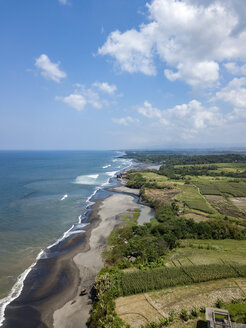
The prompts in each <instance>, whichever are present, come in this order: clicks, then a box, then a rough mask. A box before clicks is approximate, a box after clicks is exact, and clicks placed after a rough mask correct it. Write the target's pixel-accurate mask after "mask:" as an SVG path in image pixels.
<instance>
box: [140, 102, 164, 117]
mask: <svg viewBox="0 0 246 328" xmlns="http://www.w3.org/2000/svg"><path fill="white" fill-rule="evenodd" d="M138 112H139V114H142V115H143V116H145V117H148V118H161V117H162V112H161V111H160V110H159V109H157V108H154V107H153V106H152V105H151V103H149V102H148V101H145V102H144V104H143V106H142V107H138Z"/></svg>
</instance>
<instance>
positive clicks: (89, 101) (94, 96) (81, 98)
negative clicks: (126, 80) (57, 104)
mask: <svg viewBox="0 0 246 328" xmlns="http://www.w3.org/2000/svg"><path fill="white" fill-rule="evenodd" d="M116 90H117V87H116V86H115V85H110V84H108V83H107V82H103V83H99V82H95V83H93V84H92V86H91V87H89V88H88V87H86V86H85V85H81V84H76V89H75V90H74V91H73V92H72V93H71V94H70V95H68V96H66V97H56V98H55V99H56V100H60V101H62V102H64V103H65V104H67V105H69V106H70V107H72V108H74V109H76V110H78V111H81V110H83V109H84V108H85V106H87V105H90V106H91V107H93V108H96V109H101V108H102V107H104V106H108V105H109V104H110V101H109V100H106V99H104V98H103V97H102V95H101V94H100V93H99V91H102V92H104V93H105V92H106V93H108V94H109V95H110V96H113V95H114V92H115V91H116Z"/></svg>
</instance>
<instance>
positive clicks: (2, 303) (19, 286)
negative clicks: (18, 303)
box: [0, 250, 44, 327]
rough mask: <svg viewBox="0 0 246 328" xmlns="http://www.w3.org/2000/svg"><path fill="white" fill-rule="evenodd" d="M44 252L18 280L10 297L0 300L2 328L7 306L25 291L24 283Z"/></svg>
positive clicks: (0, 324)
mask: <svg viewBox="0 0 246 328" xmlns="http://www.w3.org/2000/svg"><path fill="white" fill-rule="evenodd" d="M43 253H44V251H43V250H41V252H40V253H39V254H38V256H37V260H36V262H35V263H33V264H32V265H31V266H30V267H29V268H28V269H26V270H25V271H24V272H23V273H22V274H21V275H20V276H19V277H18V278H17V281H16V283H15V284H14V286H13V287H12V289H11V292H10V294H9V295H8V296H6V297H5V298H3V299H1V300H0V327H1V326H2V324H3V322H4V319H5V316H4V313H5V309H6V307H7V305H8V304H9V303H11V302H12V301H13V300H15V299H16V298H17V297H19V296H20V294H21V291H22V289H23V286H24V281H25V279H26V277H27V275H28V274H29V272H30V271H31V270H32V268H33V267H34V266H35V265H36V263H37V261H38V260H39V259H40V258H41V256H42V255H43Z"/></svg>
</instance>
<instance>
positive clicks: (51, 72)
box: [35, 54, 67, 82]
mask: <svg viewBox="0 0 246 328" xmlns="http://www.w3.org/2000/svg"><path fill="white" fill-rule="evenodd" d="M59 65H60V63H52V61H51V60H50V59H49V57H48V56H47V55H45V54H42V55H41V56H40V57H38V58H37V59H36V61H35V66H36V67H37V68H38V69H40V70H41V75H42V76H43V77H45V78H46V79H48V80H52V81H55V82H60V81H61V79H64V78H65V77H66V76H67V74H66V73H65V72H63V71H62V70H60V68H59Z"/></svg>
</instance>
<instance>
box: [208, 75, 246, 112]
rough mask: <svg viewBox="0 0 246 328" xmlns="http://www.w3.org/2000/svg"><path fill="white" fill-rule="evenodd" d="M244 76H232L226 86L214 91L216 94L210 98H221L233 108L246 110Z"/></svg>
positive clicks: (245, 79) (245, 82) (245, 80)
mask: <svg viewBox="0 0 246 328" xmlns="http://www.w3.org/2000/svg"><path fill="white" fill-rule="evenodd" d="M245 87H246V78H245V77H241V78H234V79H233V80H232V81H230V82H229V83H228V84H227V86H226V87H224V88H222V89H221V90H220V91H218V92H216V96H215V97H214V98H213V99H212V100H213V101H215V100H222V101H224V102H227V103H229V104H231V105H232V106H233V107H234V108H241V109H245V110H246V88H245Z"/></svg>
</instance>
